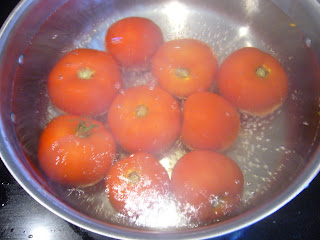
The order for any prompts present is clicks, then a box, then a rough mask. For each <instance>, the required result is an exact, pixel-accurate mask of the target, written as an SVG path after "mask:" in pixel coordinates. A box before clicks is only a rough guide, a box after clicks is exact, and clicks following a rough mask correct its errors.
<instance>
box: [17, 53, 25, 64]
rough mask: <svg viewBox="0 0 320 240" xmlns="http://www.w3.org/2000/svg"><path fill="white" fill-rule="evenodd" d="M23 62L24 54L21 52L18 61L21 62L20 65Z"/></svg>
mask: <svg viewBox="0 0 320 240" xmlns="http://www.w3.org/2000/svg"><path fill="white" fill-rule="evenodd" d="M23 62H24V55H23V54H21V55H20V56H19V58H18V63H19V65H20V66H21V65H22V64H23Z"/></svg>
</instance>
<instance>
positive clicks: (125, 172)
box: [105, 152, 170, 216]
mask: <svg viewBox="0 0 320 240" xmlns="http://www.w3.org/2000/svg"><path fill="white" fill-rule="evenodd" d="M130 174H133V175H130ZM132 176H133V178H132ZM105 179H106V180H105V182H106V188H107V192H108V197H109V200H110V202H111V204H112V206H113V207H114V209H115V210H117V211H118V212H120V213H123V214H125V215H127V216H139V215H142V214H144V213H145V212H146V211H152V209H153V207H154V204H160V205H161V204H163V200H164V198H166V196H167V194H168V192H169V187H170V183H169V182H170V180H169V176H168V173H167V171H166V170H165V168H164V167H163V166H162V165H161V164H160V163H159V161H158V160H157V159H156V158H154V157H153V156H152V155H150V154H148V153H143V152H140V153H135V154H132V155H130V156H127V157H125V158H123V159H121V160H119V161H117V162H116V163H115V164H114V165H113V166H112V168H111V169H110V171H109V172H108V174H107V176H106V178H105ZM164 207H165V206H164Z"/></svg>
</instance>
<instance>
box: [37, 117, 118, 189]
mask: <svg viewBox="0 0 320 240" xmlns="http://www.w3.org/2000/svg"><path fill="white" fill-rule="evenodd" d="M115 151H116V146H115V142H114V140H113V137H112V135H111V134H110V132H109V131H108V129H107V128H106V127H105V126H104V125H103V124H102V123H100V122H98V121H96V120H93V119H89V118H84V117H80V116H77V115H62V116H59V117H56V118H54V119H53V120H52V121H51V122H50V123H49V124H48V125H47V127H46V128H45V129H44V131H43V132H42V134H41V136H40V140H39V146H38V160H39V164H40V167H41V169H42V170H43V171H44V173H45V174H46V175H47V176H48V177H49V178H51V179H52V180H53V181H55V182H57V183H61V184H64V185H68V186H78V187H85V186H89V185H93V184H95V183H97V182H99V181H100V180H102V179H103V178H104V176H105V175H106V173H107V171H108V170H109V169H110V167H111V165H112V162H113V159H114V156H115Z"/></svg>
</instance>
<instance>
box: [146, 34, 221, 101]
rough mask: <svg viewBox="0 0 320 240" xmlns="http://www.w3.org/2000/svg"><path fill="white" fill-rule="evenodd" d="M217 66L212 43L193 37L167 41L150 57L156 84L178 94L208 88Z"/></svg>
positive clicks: (185, 95) (181, 96) (184, 95)
mask: <svg viewBox="0 0 320 240" xmlns="http://www.w3.org/2000/svg"><path fill="white" fill-rule="evenodd" d="M217 70H218V62H217V58H216V56H215V53H214V52H213V50H212V49H211V47H210V46H208V45H207V44H205V43H204V42H201V41H198V40H195V39H177V40H172V41H169V42H166V43H164V44H163V45H162V46H161V47H160V48H159V50H158V51H157V53H156V54H155V56H154V58H153V60H152V73H153V75H154V76H155V77H156V78H157V79H158V82H159V85H160V86H161V87H162V88H163V89H165V90H166V91H168V92H169V93H171V94H172V95H174V96H176V97H180V98H184V97H188V96H189V95H191V94H192V93H194V92H198V91H206V90H208V89H209V88H210V87H211V86H212V83H213V80H214V77H215V74H216V72H217Z"/></svg>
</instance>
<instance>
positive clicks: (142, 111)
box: [136, 104, 149, 118]
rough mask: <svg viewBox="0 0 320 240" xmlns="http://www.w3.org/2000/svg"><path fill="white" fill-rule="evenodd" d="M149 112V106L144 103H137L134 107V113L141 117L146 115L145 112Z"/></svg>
mask: <svg viewBox="0 0 320 240" xmlns="http://www.w3.org/2000/svg"><path fill="white" fill-rule="evenodd" d="M148 113H149V108H148V107H147V106H146V105H143V104H141V105H138V106H137V107H136V115H137V116H138V117H140V118H143V117H145V116H147V114H148Z"/></svg>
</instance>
